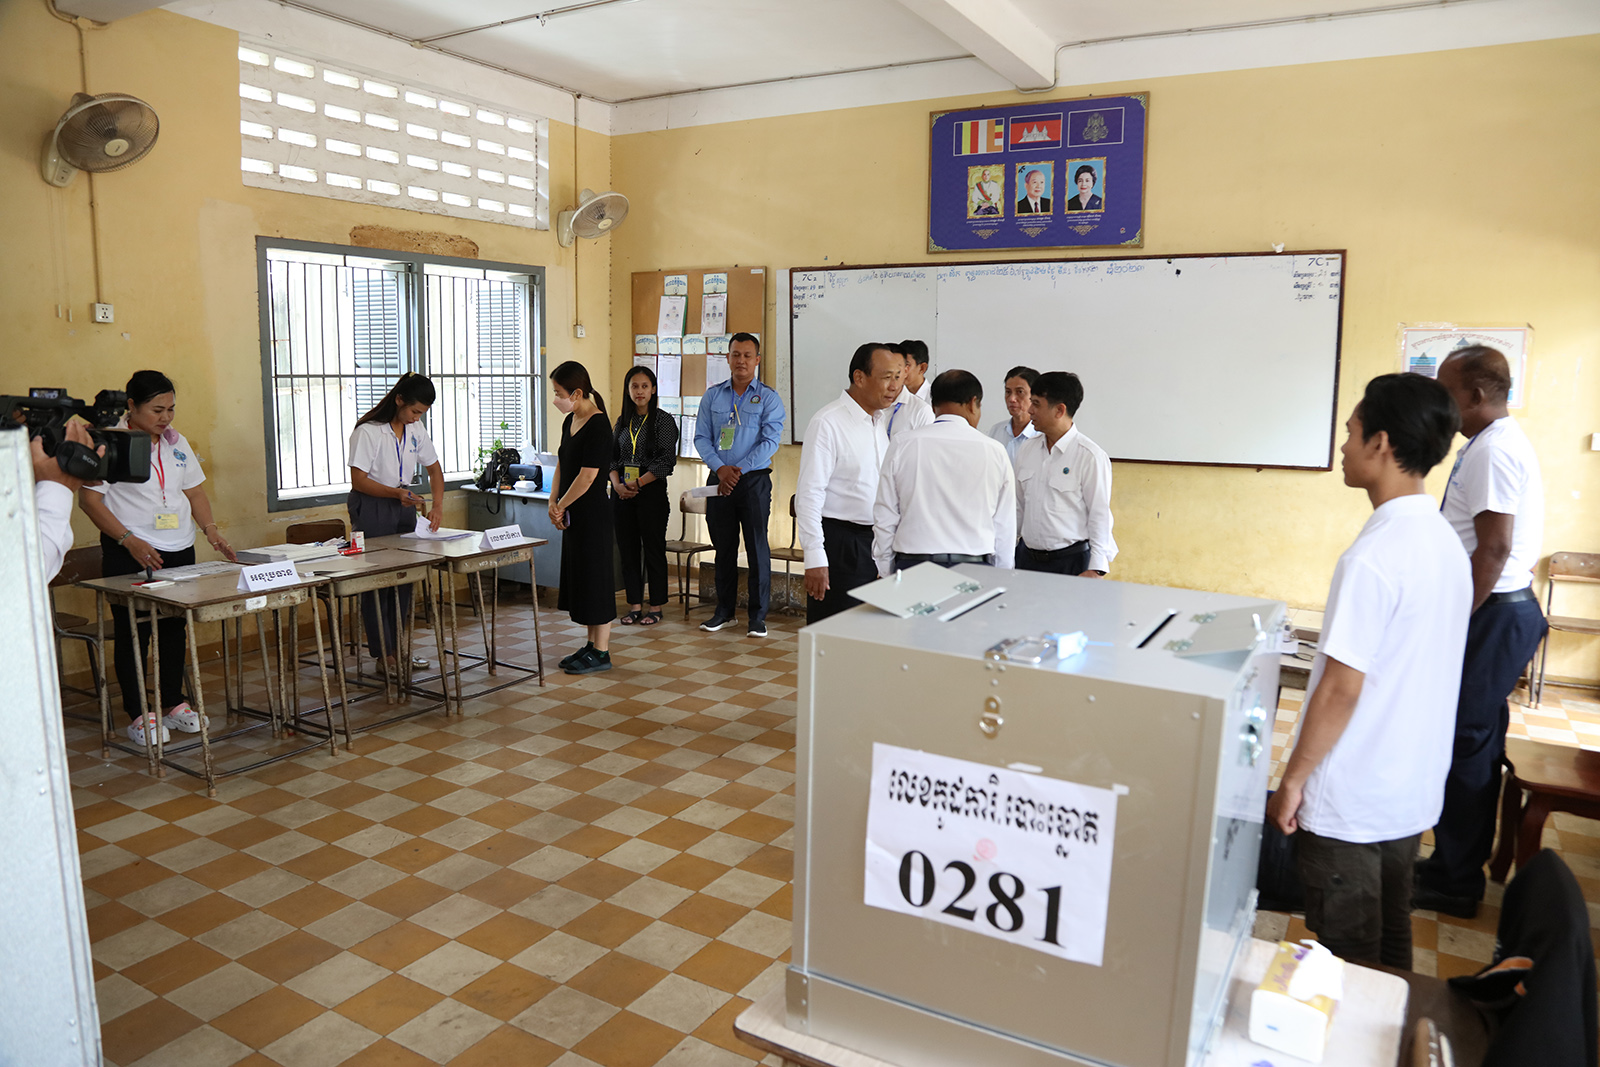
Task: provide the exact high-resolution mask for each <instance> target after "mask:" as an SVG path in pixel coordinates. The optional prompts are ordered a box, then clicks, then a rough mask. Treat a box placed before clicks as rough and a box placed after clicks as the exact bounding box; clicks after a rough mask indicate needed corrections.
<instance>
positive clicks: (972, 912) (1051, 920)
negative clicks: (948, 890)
mask: <svg viewBox="0 0 1600 1067" xmlns="http://www.w3.org/2000/svg"><path fill="white" fill-rule="evenodd" d="M944 870H945V871H954V872H956V874H957V875H959V876H960V878H961V891H960V892H959V893H957V894H956V895H955V898H954V899H952V900H951V901H950V902H949V903H948V904H946V905H945V906H944V907H942V908H940V909H939V910H940V911H941V912H942V913H943V914H945V915H949V916H952V917H954V918H957V919H962V920H965V921H966V922H969V923H976V922H977V921H978V908H977V907H976V906H974V907H970V908H969V907H964V906H963V905H962V901H964V900H966V899H967V897H968V895H969V894H971V893H972V891H973V889H974V888H976V887H977V884H978V872H977V871H975V870H973V869H972V866H971V864H968V863H963V862H962V861H961V860H951V861H950V862H949V863H947V864H945V865H944ZM937 883H938V879H937V877H936V875H935V874H934V869H933V861H932V860H931V859H929V858H928V856H927V854H926V853H923V852H918V851H917V850H916V849H912V850H911V851H910V852H907V853H906V854H905V855H903V856H901V857H900V895H901V896H902V897H904V898H905V901H906V903H907V904H910V905H911V906H912V907H913V908H926V907H928V906H929V905H930V904H932V903H933V897H934V892H935V890H936V889H937ZM988 890H989V897H990V901H991V902H990V903H989V904H988V905H987V906H986V907H984V908H983V917H984V920H985V921H987V922H988V924H989V925H990V926H992V927H994V928H995V929H996V930H998V931H1000V932H1001V933H1004V934H1014V933H1016V932H1017V931H1018V930H1020V929H1022V925H1023V922H1024V921H1025V919H1024V915H1023V910H1022V898H1023V895H1024V893H1025V892H1026V887H1025V886H1024V885H1023V884H1022V879H1021V878H1018V877H1017V876H1016V875H1014V874H1011V873H1009V872H1007V871H997V872H995V873H994V874H991V875H990V876H989V883H988ZM1039 892H1040V893H1043V894H1044V898H1045V913H1044V936H1043V937H1040V938H1036V940H1039V941H1045V942H1048V943H1050V944H1052V945H1056V946H1058V947H1059V946H1060V944H1061V942H1060V941H1059V940H1058V937H1059V934H1060V929H1061V887H1060V886H1058V885H1053V886H1050V887H1049V888H1048V889H1041V890H1039ZM974 903H976V902H974Z"/></svg>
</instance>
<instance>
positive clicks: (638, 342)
mask: <svg viewBox="0 0 1600 1067" xmlns="http://www.w3.org/2000/svg"><path fill="white" fill-rule="evenodd" d="M633 350H634V351H635V352H637V353H639V354H640V355H642V356H653V355H655V353H656V335H655V334H653V333H636V334H634V335H633Z"/></svg>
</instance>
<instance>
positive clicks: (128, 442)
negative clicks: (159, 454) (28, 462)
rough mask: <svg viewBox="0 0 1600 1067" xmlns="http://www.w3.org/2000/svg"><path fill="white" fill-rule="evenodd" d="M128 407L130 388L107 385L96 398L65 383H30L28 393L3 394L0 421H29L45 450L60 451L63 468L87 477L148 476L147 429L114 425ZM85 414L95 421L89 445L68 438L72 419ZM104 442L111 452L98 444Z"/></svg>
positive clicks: (136, 479) (142, 478)
mask: <svg viewBox="0 0 1600 1067" xmlns="http://www.w3.org/2000/svg"><path fill="white" fill-rule="evenodd" d="M127 408H128V394H127V393H119V392H117V391H115V390H113V389H102V390H100V392H99V393H98V394H96V396H95V398H94V403H93V404H86V403H84V402H83V401H82V400H77V399H74V398H73V397H70V396H68V395H67V391H66V390H65V389H29V390H28V395H27V396H0V427H7V426H16V427H26V428H27V430H28V436H29V437H37V438H39V440H40V442H41V443H42V444H43V446H44V454H45V455H47V456H53V457H55V461H56V462H57V463H59V464H61V469H62V470H63V471H65V472H66V473H68V474H70V475H72V476H73V477H74V478H81V479H82V480H83V481H86V482H147V481H149V480H150V449H149V448H148V447H142V442H141V441H139V438H141V437H144V436H145V435H144V434H140V433H135V432H134V431H132V430H112V429H107V427H111V426H115V425H116V424H117V420H119V419H121V418H122V416H123V413H124V412H125V411H127ZM74 415H80V416H82V417H83V420H84V421H85V422H87V423H88V424H89V426H90V429H89V438H90V440H92V441H93V442H94V444H95V448H90V447H88V446H86V445H83V444H80V443H79V442H77V441H69V440H67V423H68V421H69V420H71V418H72V417H73V416H74ZM100 446H104V448H105V450H106V454H105V455H104V456H102V455H99V454H98V453H97V452H96V448H98V447H100Z"/></svg>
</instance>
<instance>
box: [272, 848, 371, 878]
mask: <svg viewBox="0 0 1600 1067" xmlns="http://www.w3.org/2000/svg"><path fill="white" fill-rule="evenodd" d="M362 859H363V857H362V856H359V855H357V854H356V853H354V852H351V851H350V850H349V849H343V848H340V847H339V846H338V845H323V846H322V847H321V848H318V849H313V850H312V851H310V852H307V853H306V854H305V855H304V856H296V857H295V858H294V859H292V860H289V861H287V862H285V863H282V864H280V866H281V867H282V868H283V869H284V870H286V871H289V872H291V873H293V874H298V875H299V876H300V877H302V878H309V879H311V880H312V881H313V882H320V881H322V879H324V878H327V877H329V876H330V875H335V874H338V873H339V872H340V871H342V870H344V869H345V868H346V867H354V866H355V865H356V864H358V863H360V862H361V860H362Z"/></svg>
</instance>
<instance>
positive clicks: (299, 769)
mask: <svg viewBox="0 0 1600 1067" xmlns="http://www.w3.org/2000/svg"><path fill="white" fill-rule="evenodd" d="M310 773H311V768H310V767H303V766H301V765H300V764H298V763H296V762H294V761H293V760H285V761H284V762H282V763H273V764H269V765H268V766H265V767H258V768H256V769H255V770H253V771H251V772H250V777H252V778H254V779H255V780H256V781H258V782H266V783H267V784H268V785H282V784H284V783H285V782H292V781H294V780H295V779H296V778H304V777H305V776H306V775H308V774H310Z"/></svg>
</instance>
